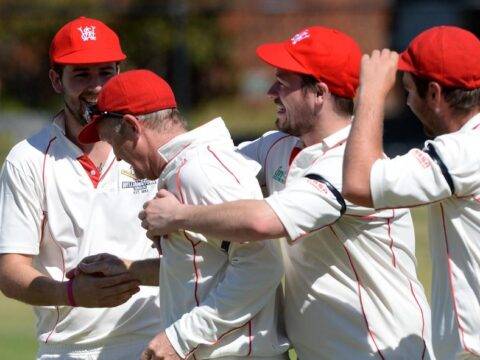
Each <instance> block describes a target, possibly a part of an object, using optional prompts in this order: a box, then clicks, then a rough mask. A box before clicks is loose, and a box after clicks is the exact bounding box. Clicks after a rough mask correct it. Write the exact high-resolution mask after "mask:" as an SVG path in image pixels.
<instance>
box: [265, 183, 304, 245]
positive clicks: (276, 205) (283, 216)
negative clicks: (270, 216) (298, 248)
mask: <svg viewBox="0 0 480 360" xmlns="http://www.w3.org/2000/svg"><path fill="white" fill-rule="evenodd" d="M264 200H265V201H266V202H267V204H268V205H270V207H271V208H272V210H273V212H274V213H275V214H276V215H277V216H278V218H279V219H280V221H281V222H282V224H283V226H284V227H285V230H287V233H288V236H289V237H290V240H294V239H297V238H299V237H301V236H302V235H304V234H305V233H304V232H303V231H299V230H300V229H298V227H296V226H295V225H294V224H293V223H292V222H291V221H290V217H289V216H288V214H287V212H286V211H285V209H284V207H283V206H282V203H281V202H280V199H279V197H278V193H276V192H275V193H273V194H272V195H270V196H269V197H267V198H265V199H264Z"/></svg>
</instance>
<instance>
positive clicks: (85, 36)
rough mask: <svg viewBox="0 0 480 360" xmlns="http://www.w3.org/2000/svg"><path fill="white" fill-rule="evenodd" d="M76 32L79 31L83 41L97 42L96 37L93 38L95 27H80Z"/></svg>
mask: <svg viewBox="0 0 480 360" xmlns="http://www.w3.org/2000/svg"><path fill="white" fill-rule="evenodd" d="M78 31H80V34H81V36H82V40H83V41H89V40H92V41H95V40H97V37H96V36H95V26H85V27H83V28H82V27H81V26H80V27H79V28H78Z"/></svg>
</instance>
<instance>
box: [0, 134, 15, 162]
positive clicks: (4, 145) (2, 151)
mask: <svg viewBox="0 0 480 360" xmlns="http://www.w3.org/2000/svg"><path fill="white" fill-rule="evenodd" d="M12 146H13V144H12V138H11V136H10V135H9V134H7V133H0V165H1V164H3V161H4V160H5V157H6V156H7V154H8V152H9V151H10V149H11V148H12Z"/></svg>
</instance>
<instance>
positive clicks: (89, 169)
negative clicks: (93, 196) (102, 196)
mask: <svg viewBox="0 0 480 360" xmlns="http://www.w3.org/2000/svg"><path fill="white" fill-rule="evenodd" d="M77 160H78V161H79V162H80V164H81V165H82V167H83V168H84V169H85V171H86V173H87V175H88V177H89V178H90V180H91V181H92V184H93V187H94V188H95V189H96V188H97V185H98V183H99V182H100V170H99V169H98V168H97V166H96V165H95V164H94V163H93V161H92V160H91V159H90V158H89V157H88V155H86V154H83V155H80V156H79V157H78V158H77Z"/></svg>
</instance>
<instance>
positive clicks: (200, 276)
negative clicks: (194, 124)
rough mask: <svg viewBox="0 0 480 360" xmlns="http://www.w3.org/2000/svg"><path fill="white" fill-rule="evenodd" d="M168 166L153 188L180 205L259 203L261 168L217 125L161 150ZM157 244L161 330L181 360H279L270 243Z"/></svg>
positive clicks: (178, 240)
mask: <svg viewBox="0 0 480 360" xmlns="http://www.w3.org/2000/svg"><path fill="white" fill-rule="evenodd" d="M159 153H160V155H161V156H163V157H164V158H165V160H166V161H167V162H168V164H167V165H166V167H165V168H164V170H163V171H162V174H161V176H160V178H159V187H160V188H165V189H167V190H169V191H171V192H172V193H173V194H175V195H176V196H177V198H178V199H179V200H180V201H181V202H182V203H186V204H195V205H201V204H218V203H221V202H225V201H233V200H239V199H259V198H261V191H260V187H259V186H258V183H257V180H256V178H255V175H256V173H257V172H258V169H259V166H258V164H257V163H255V162H254V161H252V160H250V159H246V158H245V157H243V156H242V155H240V154H238V153H236V152H235V149H234V146H233V142H232V140H231V138H230V134H229V132H228V130H227V128H226V127H225V125H224V123H223V120H222V119H220V118H216V119H214V120H212V121H210V122H209V123H206V124H205V125H203V126H200V127H198V128H196V129H194V130H192V131H189V132H187V133H184V134H182V135H180V136H177V137H175V138H174V139H172V140H171V141H170V142H168V143H167V144H165V145H164V146H162V147H161V148H160V149H159ZM169 236H170V237H171V238H170V239H162V241H161V251H162V254H163V255H162V258H161V262H160V286H161V291H160V303H161V314H162V315H161V318H162V328H164V329H166V333H167V336H168V338H169V340H170V341H171V343H172V345H173V347H174V348H175V350H176V351H177V353H178V354H179V355H180V356H181V357H186V356H188V355H191V356H193V357H192V358H195V359H197V360H200V359H213V358H214V359H244V358H249V359H250V358H253V359H284V358H285V355H284V353H285V352H286V351H287V349H288V348H289V343H288V341H287V339H286V338H285V336H284V334H283V327H282V326H281V324H280V323H279V318H281V308H280V305H281V304H280V302H279V300H280V298H279V295H280V294H279V289H280V288H279V284H280V281H281V278H282V276H283V266H282V261H281V255H280V248H279V246H278V244H277V243H276V242H270V241H266V242H263V241H261V242H253V243H244V244H234V243H231V244H230V243H228V242H223V241H222V239H218V238H213V237H208V238H207V237H205V236H203V235H201V234H198V233H193V232H190V231H180V232H177V233H174V234H170V235H169Z"/></svg>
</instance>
